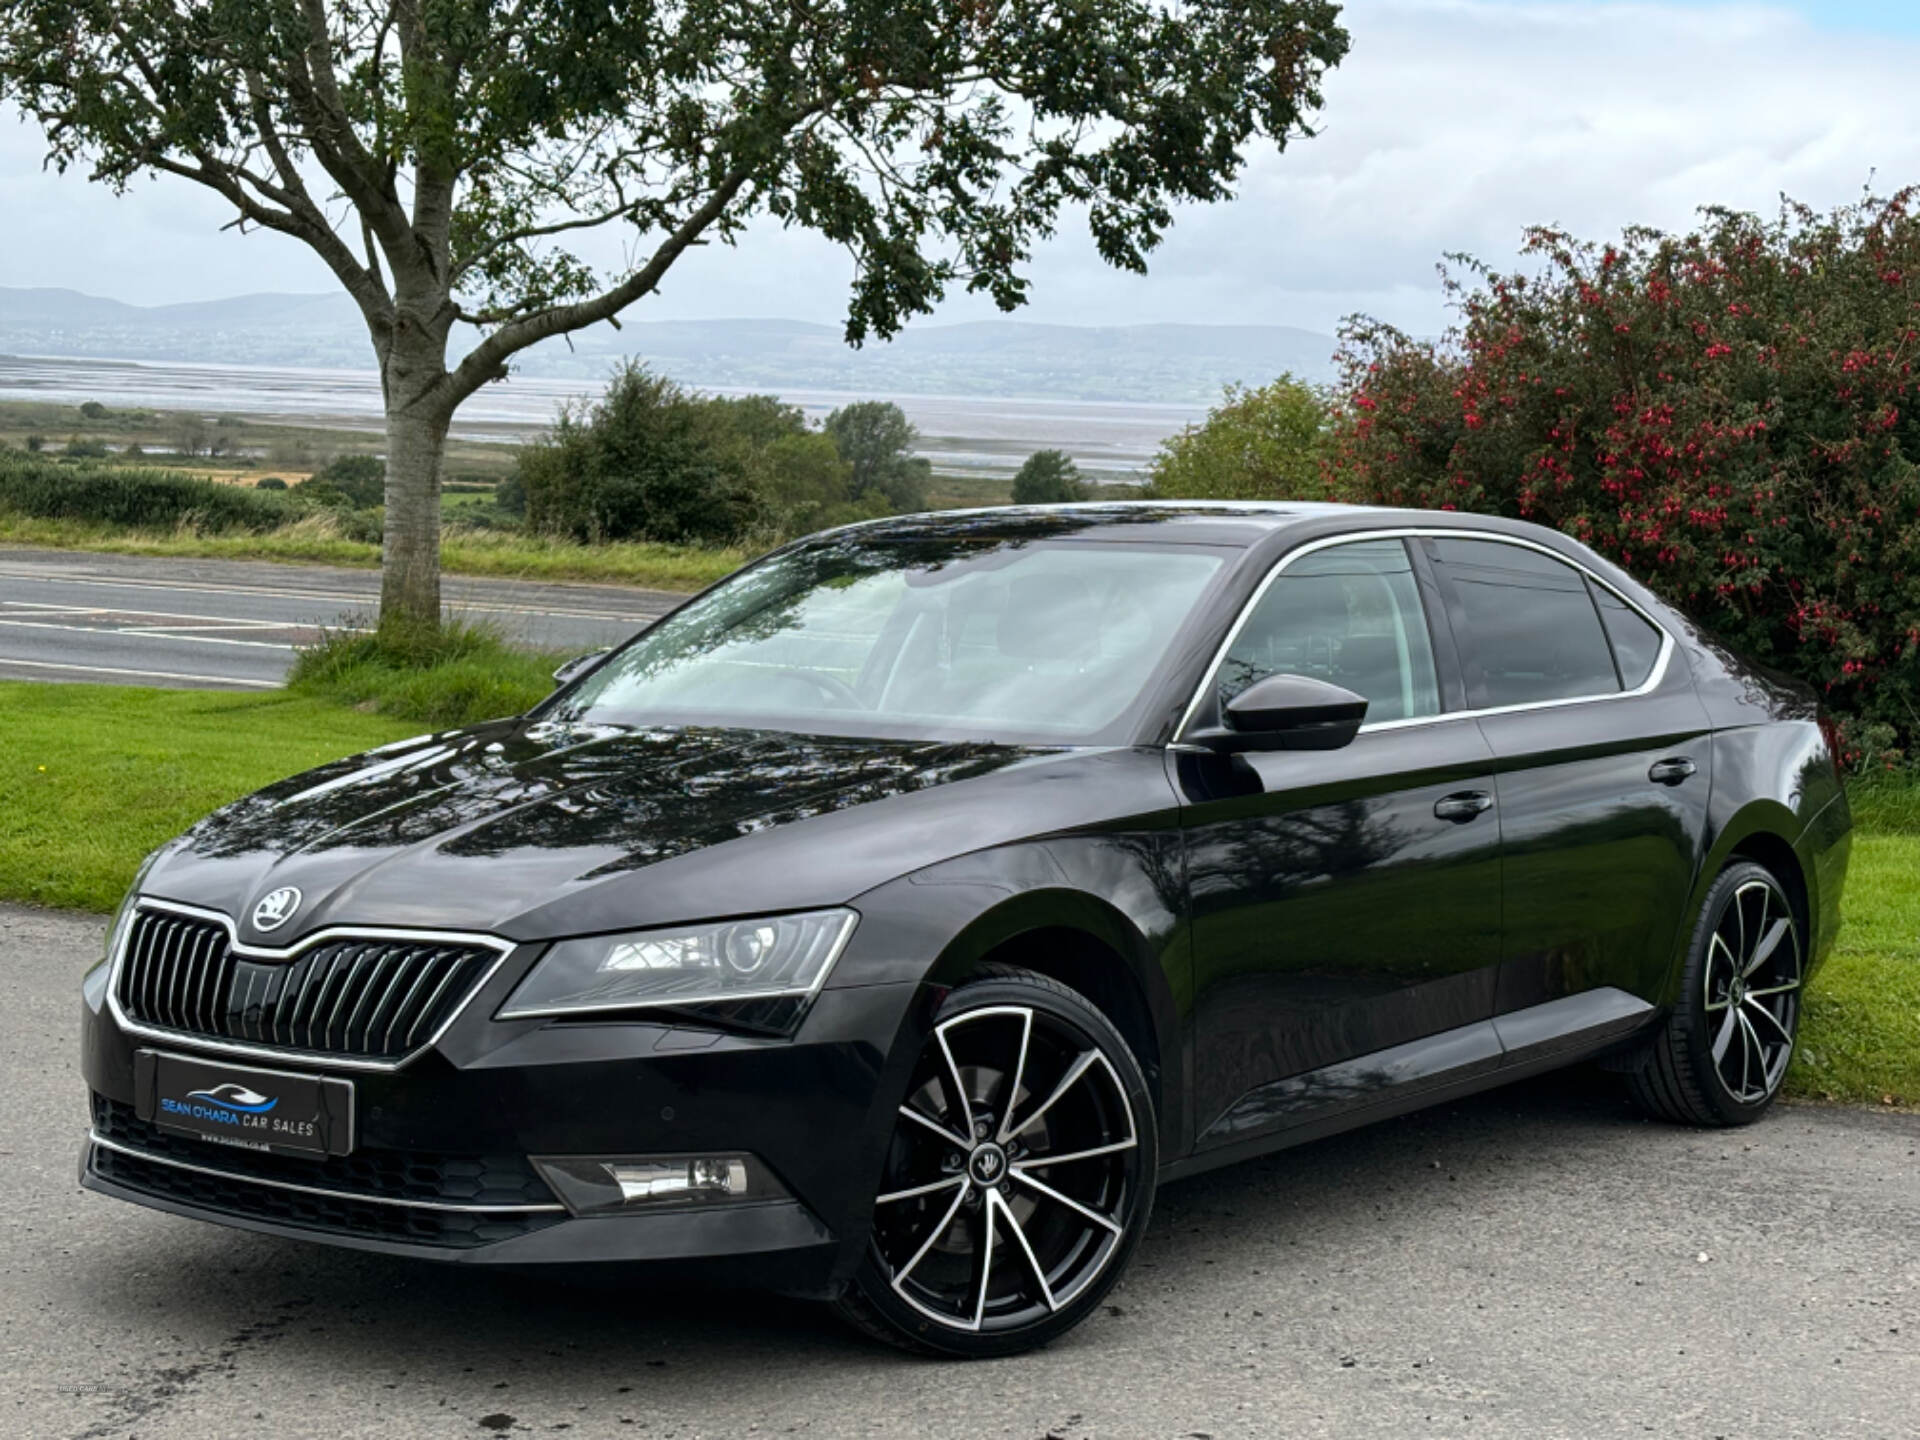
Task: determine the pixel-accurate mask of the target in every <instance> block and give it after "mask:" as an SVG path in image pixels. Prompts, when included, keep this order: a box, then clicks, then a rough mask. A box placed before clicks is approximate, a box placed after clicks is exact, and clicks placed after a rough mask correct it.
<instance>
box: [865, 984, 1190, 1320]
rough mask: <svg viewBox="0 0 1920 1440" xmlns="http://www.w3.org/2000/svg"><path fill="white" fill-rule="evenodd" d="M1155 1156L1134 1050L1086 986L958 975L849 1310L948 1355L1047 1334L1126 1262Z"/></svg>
mask: <svg viewBox="0 0 1920 1440" xmlns="http://www.w3.org/2000/svg"><path fill="white" fill-rule="evenodd" d="M1155 1160H1156V1150H1155V1146H1154V1139H1153V1120H1152V1106H1151V1102H1150V1100H1149V1099H1148V1097H1147V1092H1146V1085H1145V1080H1144V1077H1142V1075H1141V1073H1140V1068H1139V1065H1138V1063H1137V1061H1135V1059H1134V1057H1133V1055H1132V1053H1131V1051H1129V1050H1128V1048H1127V1046H1126V1044H1125V1042H1124V1041H1123V1040H1122V1039H1121V1037H1120V1036H1119V1034H1118V1033H1117V1032H1115V1031H1114V1029H1113V1027H1112V1025H1111V1024H1110V1023H1109V1022H1108V1021H1107V1020H1106V1018H1105V1017H1104V1016H1103V1015H1101V1014H1100V1012H1099V1011H1098V1010H1096V1009H1095V1008H1094V1007H1093V1006H1092V1005H1091V1004H1089V1003H1088V1002H1087V1001H1086V1000H1085V999H1084V998H1082V997H1081V996H1079V995H1078V994H1076V993H1074V992H1073V991H1071V990H1068V989H1066V988H1065V987H1064V986H1060V985H1057V984H1055V983H1054V982H1053V981H1050V980H1047V979H1045V978H1043V977H1040V976H1036V975H1028V974H1023V973H1015V974H1008V975H1005V976H996V977H995V978H993V979H989V980H984V981H981V982H977V983H975V984H971V985H967V986H964V987H962V988H961V989H959V990H956V991H955V992H954V994H953V995H952V996H950V997H949V998H948V1001H947V1003H946V1004H945V1005H944V1006H943V1007H942V1009H941V1011H940V1014H939V1016H938V1017H937V1018H936V1020H935V1024H934V1030H933V1034H932V1035H931V1036H930V1037H929V1038H928V1041H927V1043H926V1045H925V1047H924V1048H923V1050H922V1053H921V1055H920V1057H919V1059H918V1061H917V1062H916V1064H915V1067H914V1071H913V1074H912V1077H911V1079H910V1081H909V1083H908V1090H907V1096H906V1100H905V1102H904V1103H903V1104H902V1105H901V1106H900V1107H899V1111H898V1115H897V1119H896V1124H895V1127H894V1132H893V1135H892V1138H891V1140H890V1142H889V1145H888V1151H887V1157H886V1162H885V1167H884V1170H883V1172H882V1180H881V1185H880V1192H879V1194H878V1195H877V1196H876V1197H875V1200H874V1210H873V1236H872V1241H871V1244H870V1246H869V1251H868V1256H867V1261H866V1264H865V1265H864V1267H863V1269H862V1272H861V1277H860V1280H859V1283H858V1286H857V1289H856V1291H855V1293H854V1295H853V1296H852V1297H850V1298H851V1300H852V1302H853V1303H852V1306H851V1310H852V1318H854V1319H855V1320H856V1321H857V1322H858V1323H860V1324H861V1325H862V1328H865V1329H867V1330H869V1331H874V1332H876V1333H881V1334H882V1335H883V1336H884V1338H887V1339H890V1340H894V1341H896V1342H903V1343H907V1344H910V1345H913V1346H916V1347H918V1348H923V1349H929V1350H934V1351H939V1352H943V1353H947V1354H952V1355H999V1354H1009V1353H1012V1352H1015V1351H1019V1350H1024V1349H1028V1348H1030V1347H1032V1346H1034V1345H1039V1344H1043V1343H1045V1342H1046V1341H1047V1340H1049V1339H1051V1338H1053V1336H1055V1335H1057V1334H1059V1333H1061V1332H1062V1331H1064V1330H1066V1329H1067V1328H1069V1327H1070V1326H1072V1325H1073V1324H1074V1323H1075V1322H1076V1321H1078V1320H1079V1319H1080V1317H1081V1316H1083V1315H1084V1314H1085V1313H1086V1312H1087V1311H1088V1310H1089V1309H1091V1308H1092V1306H1093V1305H1094V1304H1095V1303H1096V1302H1097V1301H1098V1299H1099V1298H1100V1296H1101V1295H1103V1294H1105V1293H1106V1290H1107V1288H1108V1287H1109V1286H1110V1285H1111V1284H1112V1283H1113V1282H1114V1281H1115V1280H1116V1279H1117V1278H1118V1277H1119V1274H1120V1271H1121V1269H1122V1268H1123V1267H1124V1265H1125V1263H1126V1260H1127V1258H1128V1256H1129V1255H1130V1254H1131V1252H1132V1249H1133V1246H1134V1244H1135V1243H1136V1242H1137V1240H1138V1238H1139V1235H1140V1232H1141V1230H1142V1229H1143V1228H1144V1226H1145V1224H1146V1218H1147V1213H1148V1210H1149V1208H1150V1206H1151V1202H1152V1191H1153V1174H1154V1164H1155ZM843 1308H849V1307H847V1306H845V1305H843ZM876 1322H878V1323H876Z"/></svg>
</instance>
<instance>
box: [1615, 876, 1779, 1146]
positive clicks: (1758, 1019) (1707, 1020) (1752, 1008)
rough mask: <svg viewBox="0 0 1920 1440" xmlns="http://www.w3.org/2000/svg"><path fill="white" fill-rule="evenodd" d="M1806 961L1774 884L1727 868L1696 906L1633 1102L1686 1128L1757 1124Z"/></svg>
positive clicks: (1636, 1077) (1635, 1075)
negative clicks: (1682, 970)
mask: <svg viewBox="0 0 1920 1440" xmlns="http://www.w3.org/2000/svg"><path fill="white" fill-rule="evenodd" d="M1805 963H1806V962H1805V951H1804V949H1803V946H1802V941H1801V935H1800V922H1799V919H1798V918H1797V916H1796V915H1795V912H1794V908H1793V904H1792V902H1791V901H1790V900H1789V899H1788V897H1787V893H1786V891H1785V890H1784V889H1783V888H1782V887H1781V884H1780V882H1779V881H1778V880H1777V879H1775V878H1774V876H1773V875H1772V874H1771V873H1770V872H1769V871H1768V870H1766V869H1765V868H1764V867H1763V866H1760V865H1757V864H1754V863H1753V862H1751V861H1739V862H1737V863H1735V864H1733V865H1730V866H1728V867H1727V869H1726V870H1724V871H1723V872H1722V873H1721V874H1720V876H1719V878H1718V879H1717V880H1715V881H1714V883H1713V886H1712V888H1711V889H1710V890H1708V892H1707V898H1706V903H1705V904H1704V905H1702V906H1701V914H1700V921H1699V924H1698V926H1697V927H1696V929H1695V931H1694V936H1693V943H1692V946H1691V948H1690V950H1689V952H1688V956H1687V971H1686V976H1685V979H1684V982H1683V983H1684V988H1683V991H1682V995H1681V999H1680V1002H1679V1004H1677V1005H1676V1006H1675V1007H1674V1012H1673V1014H1672V1016H1671V1017H1670V1018H1669V1019H1668V1021H1667V1024H1666V1026H1665V1028H1664V1029H1663V1030H1662V1032H1661V1033H1660V1034H1659V1035H1658V1036H1657V1037H1656V1039H1655V1041H1654V1043H1653V1044H1652V1045H1651V1046H1650V1047H1649V1048H1648V1051H1647V1053H1646V1054H1645V1056H1643V1057H1642V1059H1641V1062H1640V1065H1639V1068H1638V1069H1637V1070H1635V1071H1634V1072H1632V1085H1633V1090H1634V1094H1635V1097H1636V1098H1637V1099H1638V1100H1639V1101H1640V1102H1641V1104H1642V1105H1643V1106H1644V1107H1645V1108H1646V1109H1648V1110H1650V1111H1651V1112H1653V1113H1654V1114H1656V1115H1658V1116H1660V1117H1662V1118H1664V1119H1669V1120H1678V1121H1682V1122H1685V1123H1688V1124H1695V1125H1742V1124H1746V1123H1747V1122H1749V1121H1752V1120H1756V1119H1758V1118H1759V1117H1760V1115H1761V1114H1763V1113H1764V1112H1765V1111H1766V1108H1767V1107H1768V1106H1769V1105H1770V1104H1772V1103H1773V1098H1774V1096H1775V1095H1776V1094H1778V1093H1779V1090H1780V1082H1781V1081H1782V1080H1784V1079H1785V1078H1786V1074H1787V1066H1788V1063H1789V1062H1790V1061H1791V1060H1792V1059H1793V1045H1794V1036H1795V1034H1796V1033H1797V1030H1798V1027H1799V1023H1800V986H1801V982H1802V981H1803V979H1804V978H1805Z"/></svg>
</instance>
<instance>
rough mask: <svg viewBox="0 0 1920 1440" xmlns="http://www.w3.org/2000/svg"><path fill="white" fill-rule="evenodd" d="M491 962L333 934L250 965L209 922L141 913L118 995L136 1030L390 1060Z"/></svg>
mask: <svg viewBox="0 0 1920 1440" xmlns="http://www.w3.org/2000/svg"><path fill="white" fill-rule="evenodd" d="M494 959H495V952H493V951H492V950H489V949H487V948H485V947H484V946H476V945H465V946H463V945H449V944H447V943H445V942H437V941H435V942H415V941H408V940H392V939H380V940H373V939H367V940H362V939H344V940H333V941H329V942H327V943H326V944H323V945H316V946H313V947H312V948H311V949H308V950H304V951H302V952H301V953H300V954H299V955H298V956H296V957H295V958H294V959H292V960H276V961H255V960H249V959H246V958H245V957H243V956H240V955H237V954H235V953H234V951H233V947H232V943H231V941H230V939H229V937H228V934H227V929H226V927H225V926H224V925H221V924H220V923H218V922H217V921H213V920H203V919H199V918H196V917H194V916H190V915H179V914H175V913H173V912H171V911H165V910H142V911H141V912H139V913H138V914H137V915H135V916H134V919H133V926H132V929H131V931H130V932H129V934H128V936H127V949H126V958H125V960H124V961H123V963H122V964H121V967H120V981H119V989H118V995H119V1000H120V1005H121V1008H122V1009H124V1010H125V1011H126V1012H127V1014H128V1015H129V1016H131V1017H132V1018H133V1019H135V1020H137V1021H139V1022H140V1023H142V1024H145V1025H155V1026H159V1027H161V1028H163V1029H167V1030H178V1031H181V1032H183V1033H186V1034H189V1035H208V1036H213V1037H216V1038H219V1039H224V1040H242V1041H248V1042H251V1043H252V1044H255V1045H267V1046H273V1047H277V1048H280V1049H287V1050H305V1051H311V1052H314V1053H318V1054H326V1055H354V1056H364V1057H366V1058H369V1059H396V1058H398V1057H400V1056H402V1055H406V1054H409V1053H411V1052H412V1051H414V1050H416V1049H418V1048H419V1047H420V1046H422V1045H424V1044H426V1043H427V1041H429V1040H430V1039H432V1038H433V1036H434V1034H435V1033H436V1032H437V1031H438V1030H439V1028H440V1027H441V1026H442V1025H444V1024H445V1023H446V1020H447V1017H448V1016H450V1015H452V1014H453V1013H454V1011H455V1010H457V1009H458V1008H459V1007H460V1005H461V1004H462V1003H463V1002H464V1001H465V1000H466V998H467V997H468V996H469V995H470V994H472V993H473V989H474V987H475V986H476V985H478V984H479V983H480V980H481V978H482V977H483V976H484V975H485V974H486V972H487V968H488V966H490V965H491V964H492V963H493V961H494Z"/></svg>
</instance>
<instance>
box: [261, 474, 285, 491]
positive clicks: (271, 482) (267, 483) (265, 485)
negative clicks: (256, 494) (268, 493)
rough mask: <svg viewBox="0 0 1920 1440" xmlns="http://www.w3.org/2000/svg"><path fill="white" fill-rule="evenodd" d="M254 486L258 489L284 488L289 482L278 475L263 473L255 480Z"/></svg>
mask: <svg viewBox="0 0 1920 1440" xmlns="http://www.w3.org/2000/svg"><path fill="white" fill-rule="evenodd" d="M253 488H254V489H256V490H284V489H286V488H287V482H286V481H284V480H282V479H281V478H280V477H279V476H278V475H262V476H261V477H260V478H259V479H258V480H256V481H254V482H253Z"/></svg>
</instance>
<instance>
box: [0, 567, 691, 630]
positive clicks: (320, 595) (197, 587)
mask: <svg viewBox="0 0 1920 1440" xmlns="http://www.w3.org/2000/svg"><path fill="white" fill-rule="evenodd" d="M450 578H451V577H450ZM0 579H8V580H31V581H38V582H39V583H40V584H43V585H101V586H107V587H114V586H123V587H125V588H127V589H132V590H167V591H172V592H174V593H177V594H206V595H258V596H263V597H265V598H266V599H270V600H297V601H308V600H314V601H318V600H326V601H333V602H336V603H339V604H345V605H359V606H367V605H377V604H378V603H379V600H380V597H379V595H378V594H377V593H376V592H373V591H371V590H369V591H367V592H365V593H363V594H353V595H342V594H338V593H335V592H330V591H322V590H270V589H266V588H264V587H262V586H254V585H221V584H216V583H213V582H210V581H204V580H202V581H195V582H192V583H182V582H179V581H171V580H167V581H162V580H118V579H104V578H101V577H99V576H92V575H47V574H44V573H40V572H36V571H33V570H10V569H7V568H6V567H4V566H0ZM509 583H520V584H531V583H533V582H531V581H520V582H509ZM609 588H612V587H609ZM674 603H675V604H678V603H679V601H678V600H675V602H674ZM444 605H445V608H446V609H447V610H449V611H450V612H452V613H453V614H455V615H459V614H462V613H464V612H468V611H482V610H483V611H487V612H488V613H490V614H496V615H539V616H547V617H550V618H552V619H555V620H606V621H610V622H611V621H618V622H624V623H627V624H647V623H650V622H652V621H654V620H657V619H659V618H660V617H661V616H662V615H664V614H666V609H660V610H648V611H632V612H628V611H620V612H616V611H611V610H554V609H546V608H542V607H540V606H538V605H507V604H497V603H494V604H490V603H488V602H486V601H484V600H462V599H459V598H457V597H449V598H447V599H446V600H445V602H444ZM669 608H670V607H669Z"/></svg>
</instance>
